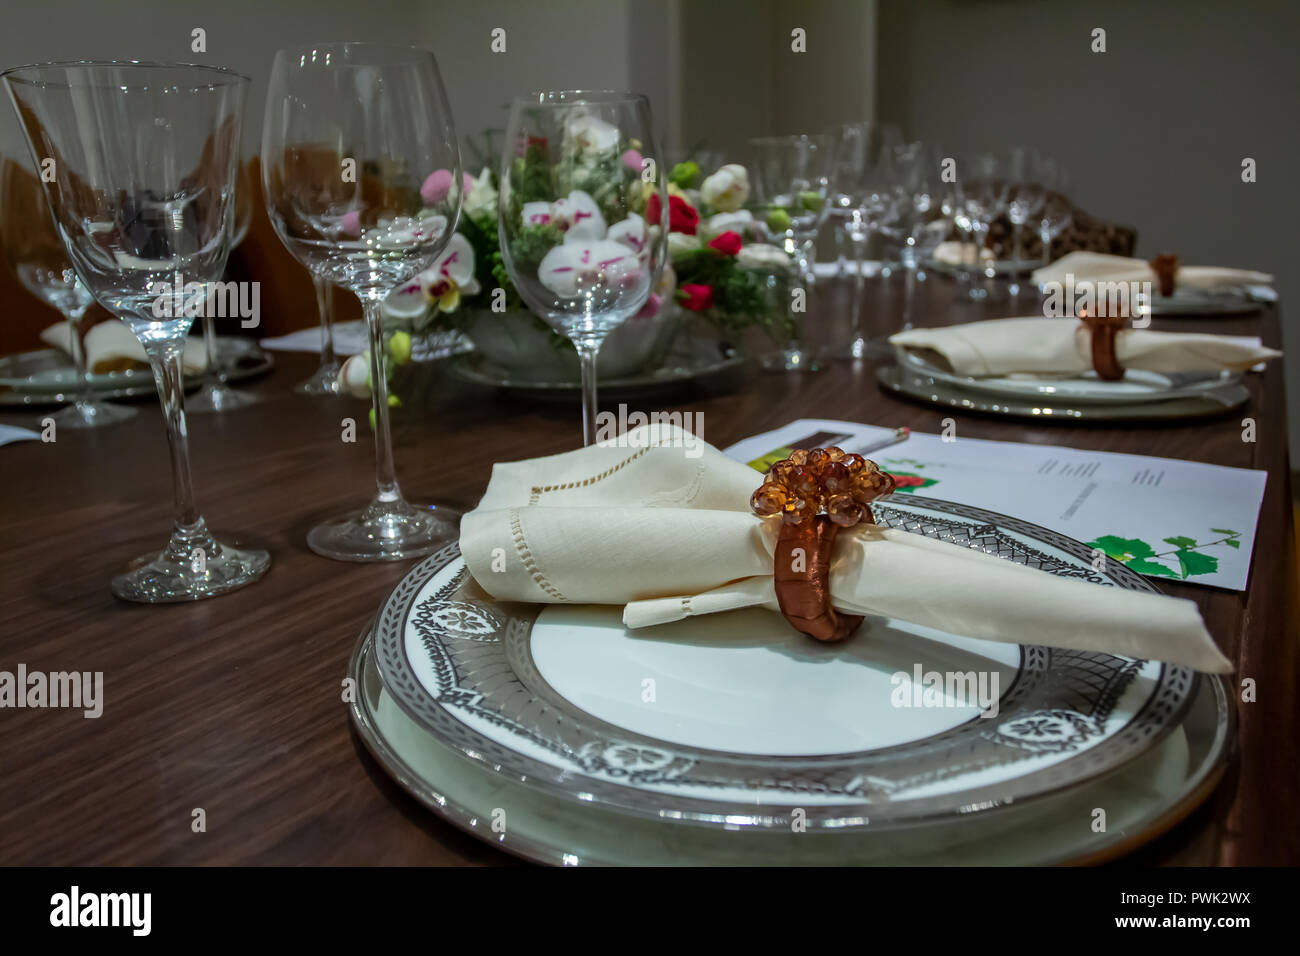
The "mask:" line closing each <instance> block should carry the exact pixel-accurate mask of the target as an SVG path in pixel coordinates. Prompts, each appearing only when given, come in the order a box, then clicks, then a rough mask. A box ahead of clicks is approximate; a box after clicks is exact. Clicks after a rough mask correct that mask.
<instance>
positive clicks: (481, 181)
mask: <svg viewBox="0 0 1300 956" xmlns="http://www.w3.org/2000/svg"><path fill="white" fill-rule="evenodd" d="M463 208H464V210H465V212H466V213H468V214H469V215H472V216H476V215H478V214H479V213H486V214H488V215H492V216H495V215H496V214H497V191H496V189H494V188H493V186H492V171H491V170H490V169H484V170H483V172H481V173H479V176H478V179H475V178H474V177H473V176H471V177H470V187H469V192H467V193H466V194H465V202H464V206H463ZM524 221H525V222H527V221H528V220H527V219H525V220H524Z"/></svg>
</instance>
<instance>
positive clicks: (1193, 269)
mask: <svg viewBox="0 0 1300 956" xmlns="http://www.w3.org/2000/svg"><path fill="white" fill-rule="evenodd" d="M1067 275H1069V276H1073V277H1074V282H1075V283H1076V284H1078V283H1080V282H1150V283H1151V284H1152V286H1153V287H1154V288H1155V289H1156V290H1159V288H1160V283H1159V280H1158V279H1157V278H1156V274H1155V271H1154V270H1153V269H1152V268H1151V266H1150V265H1149V264H1148V263H1147V261H1146V260H1145V259H1130V258H1128V257H1127V256H1111V255H1107V254H1105V253H1102V252H1071V253H1069V254H1067V255H1064V256H1062V257H1061V258H1059V259H1057V260H1056V261H1055V262H1053V263H1049V264H1048V265H1045V266H1043V267H1042V268H1041V269H1035V270H1034V274H1033V280H1034V284H1035V285H1043V284H1045V283H1048V282H1058V283H1060V284H1061V285H1064V284H1065V282H1066V276H1067ZM1272 282H1273V277H1272V276H1271V275H1269V274H1268V273H1267V272H1253V271H1251V270H1250V269H1231V268H1228V267H1226V266H1179V267H1178V271H1177V272H1175V273H1174V291H1175V292H1176V291H1177V290H1178V289H1224V288H1232V287H1234V286H1247V285H1271V284H1272Z"/></svg>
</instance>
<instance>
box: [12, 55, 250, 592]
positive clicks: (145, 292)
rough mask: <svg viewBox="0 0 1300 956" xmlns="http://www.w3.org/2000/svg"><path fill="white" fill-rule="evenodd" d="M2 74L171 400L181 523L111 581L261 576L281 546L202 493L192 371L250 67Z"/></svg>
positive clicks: (227, 223)
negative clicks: (229, 529) (192, 436)
mask: <svg viewBox="0 0 1300 956" xmlns="http://www.w3.org/2000/svg"><path fill="white" fill-rule="evenodd" d="M0 76H3V79H4V83H5V87H6V88H7V89H8V91H9V95H10V98H11V99H12V101H13V104H14V108H15V109H16V110H17V112H18V118H19V122H20V124H21V126H22V128H23V133H24V135H25V137H26V139H27V143H28V146H29V147H30V149H31V154H32V159H33V160H34V162H35V163H36V165H37V166H40V165H41V164H42V161H44V160H49V161H50V163H51V166H50V168H51V169H52V170H53V171H54V175H53V176H52V177H51V178H50V181H48V182H43V185H44V187H45V195H46V198H47V199H48V200H49V203H50V208H51V210H52V211H53V213H54V219H55V222H56V223H57V225H58V229H59V234H60V236H61V238H62V239H63V245H64V248H65V250H66V252H67V255H68V259H69V261H70V262H71V263H72V266H73V268H74V269H76V271H77V275H78V277H79V278H80V279H81V281H82V283H83V284H84V285H85V286H86V288H88V289H89V290H90V292H91V293H92V294H93V295H94V296H95V298H96V299H97V300H98V301H99V303H100V304H101V305H103V306H104V307H105V308H106V309H108V310H109V311H110V312H111V313H113V314H114V315H116V316H118V317H119V318H121V319H122V320H123V321H124V322H126V324H127V325H128V326H130V328H131V330H132V331H133V332H134V333H135V335H136V337H137V338H139V340H140V344H141V345H143V346H144V350H145V352H146V354H147V355H148V356H149V363H150V365H151V366H152V368H153V373H154V378H155V379H156V380H157V382H158V391H159V395H160V398H161V400H162V410H163V417H164V419H165V420H166V423H167V438H168V444H169V445H170V448H171V466H172V486H173V494H174V502H175V527H174V529H173V531H172V536H171V541H170V542H168V545H167V547H166V549H165V550H164V551H163V552H162V553H161V554H158V555H146V556H145V557H143V558H140V559H139V560H138V561H136V562H135V563H134V564H133V565H131V567H130V569H129V570H128V571H127V572H126V573H125V574H122V575H119V576H118V577H116V578H114V579H113V584H112V588H113V593H114V594H116V595H117V596H118V597H121V598H124V599H126V600H130V601H143V602H147V603H158V602H169V601H187V600H196V599H198V598H206V597H212V596H213V595H216V594H222V593H225V592H227V591H231V590H234V589H235V588H239V587H243V586H244V585H246V584H249V583H251V582H253V581H256V580H257V579H258V578H260V577H261V576H262V575H263V574H264V573H265V572H266V569H267V568H268V567H269V566H270V563H271V558H270V556H269V555H268V554H267V553H266V552H265V551H257V550H241V549H237V548H234V547H231V546H230V545H227V544H223V543H221V542H220V541H218V540H217V539H216V538H214V537H213V535H212V534H211V532H209V531H208V528H207V525H206V524H205V523H204V521H203V517H202V516H201V515H200V514H199V510H198V508H197V507H196V506H195V503H194V490H193V482H192V478H191V471H190V455H189V444H188V438H187V435H186V426H185V408H184V387H183V379H182V372H181V354H182V352H183V351H184V347H185V337H186V334H187V333H188V331H189V328H190V326H191V325H192V324H193V323H194V318H193V314H192V312H190V311H189V308H188V305H189V304H190V302H191V301H192V300H191V298H190V290H191V289H197V290H198V291H199V292H202V290H203V289H205V288H206V287H207V284H208V283H211V282H215V281H216V280H217V279H219V278H220V277H221V273H222V270H223V269H224V268H225V265H226V257H227V255H229V253H230V238H231V227H232V219H233V217H234V188H235V170H236V166H237V164H238V160H239V123H240V116H241V114H242V111H243V107H244V97H245V94H246V91H247V88H248V78H247V77H244V76H240V75H239V74H237V73H232V72H230V71H229V70H223V69H217V68H213V67H199V66H184V65H172V64H161V63H136V62H130V63H120V62H100V63H92V62H82V63H52V64H38V65H34V66H26V67H17V68H14V69H11V70H7V71H5V73H3V74H0ZM177 306H180V307H179V308H177Z"/></svg>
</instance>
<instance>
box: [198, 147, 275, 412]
mask: <svg viewBox="0 0 1300 956" xmlns="http://www.w3.org/2000/svg"><path fill="white" fill-rule="evenodd" d="M252 222H253V180H252V172H251V170H250V168H249V164H247V163H241V164H240V166H239V173H238V175H237V176H236V178H235V217H234V224H233V226H232V229H233V230H234V231H233V233H232V235H231V238H230V248H231V249H234V248H236V247H238V245H239V244H240V243H241V242H243V241H244V237H245V236H247V235H248V229H249V226H251V225H252ZM209 301H211V300H209ZM213 311H215V310H214V309H209V308H205V309H204V310H203V314H202V316H201V317H200V320H201V324H202V327H203V346H204V350H205V351H206V353H207V367H206V368H205V369H204V370H203V384H202V385H200V386H199V390H198V391H197V392H195V393H194V394H193V395H191V396H190V397H189V399H188V400H187V402H186V405H187V406H188V407H189V410H190V412H191V413H198V412H224V411H229V410H230V409H232V408H243V407H244V406H246V405H255V404H256V403H257V401H258V400H257V398H256V397H254V396H252V395H249V394H247V393H245V392H237V391H235V390H234V389H233V388H231V387H230V386H229V385H228V384H227V383H226V372H225V369H223V368H222V367H221V354H220V352H219V350H218V348H217V326H216V319H215V318H214V317H213V315H212V313H213Z"/></svg>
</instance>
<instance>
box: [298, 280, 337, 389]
mask: <svg viewBox="0 0 1300 956" xmlns="http://www.w3.org/2000/svg"><path fill="white" fill-rule="evenodd" d="M311 283H312V286H313V287H314V288H315V289H316V311H317V312H318V313H319V314H320V367H319V368H317V369H316V371H314V372H312V374H311V377H310V378H308V379H306V380H305V381H302V382H299V383H298V384H297V385H295V386H294V389H293V390H294V391H295V392H297V393H298V394H299V395H338V394H340V393H341V391H342V389H341V388H340V386H339V369H340V368H341V367H342V364H343V363H341V362H340V361H339V357H338V355H337V354H336V353H335V351H334V287H333V286H332V285H330V284H329V283H328V282H326V281H325V280H324V279H322V278H321V277H320V276H317V275H313V276H312V277H311Z"/></svg>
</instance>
